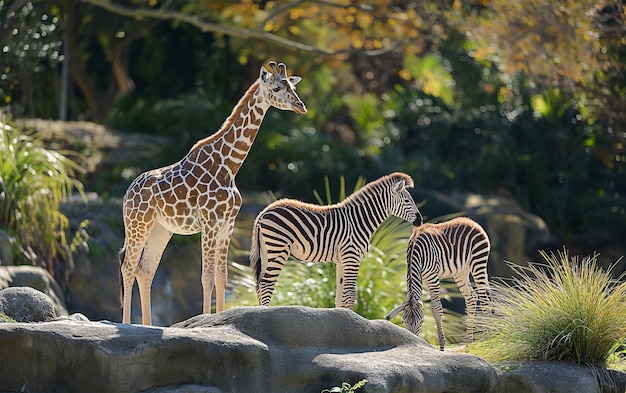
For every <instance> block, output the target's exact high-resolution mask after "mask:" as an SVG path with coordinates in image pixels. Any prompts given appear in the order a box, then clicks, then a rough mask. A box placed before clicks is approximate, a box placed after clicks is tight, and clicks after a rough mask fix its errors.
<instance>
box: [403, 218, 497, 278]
mask: <svg viewBox="0 0 626 393" xmlns="http://www.w3.org/2000/svg"><path fill="white" fill-rule="evenodd" d="M420 243H421V246H419V247H418V246H417V244H420ZM410 244H411V246H412V247H413V249H414V251H413V252H412V253H411V254H412V255H410V256H409V257H410V258H411V259H416V258H418V259H419V258H421V262H422V263H423V264H424V265H423V266H422V274H424V275H426V272H429V273H430V274H438V275H439V276H440V278H445V277H451V276H453V275H455V274H458V273H459V272H461V271H462V270H465V269H470V271H471V272H473V273H477V274H476V275H478V276H481V275H483V274H484V275H486V271H487V259H488V257H489V252H490V243H489V237H488V236H487V233H486V232H485V231H484V229H483V228H482V227H481V226H480V225H479V224H478V223H477V222H475V221H474V220H472V219H470V218H468V217H457V218H454V219H452V220H449V221H446V222H442V223H439V224H431V223H427V224H424V225H422V226H420V227H415V228H414V229H413V234H412V236H411V239H410ZM410 248H411V247H410ZM418 249H419V252H418ZM473 275H474V274H473ZM474 278H475V279H476V278H477V277H474Z"/></svg>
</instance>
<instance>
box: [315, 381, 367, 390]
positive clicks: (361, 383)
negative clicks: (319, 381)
mask: <svg viewBox="0 0 626 393" xmlns="http://www.w3.org/2000/svg"><path fill="white" fill-rule="evenodd" d="M366 383H367V379H362V380H360V381H359V382H357V383H355V384H354V385H350V384H349V383H348V382H344V383H342V384H341V387H338V386H335V387H334V388H330V389H324V390H322V393H352V392H354V391H355V390H357V389H360V388H362V387H363V386H364V385H365V384H366Z"/></svg>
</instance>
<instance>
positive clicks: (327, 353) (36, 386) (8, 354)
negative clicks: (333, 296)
mask: <svg viewBox="0 0 626 393" xmlns="http://www.w3.org/2000/svg"><path fill="white" fill-rule="evenodd" d="M0 364H1V365H2V366H1V369H0V387H2V388H1V390H2V391H5V392H7V391H9V392H11V391H14V392H17V391H31V392H44V391H67V392H90V391H94V392H95V391H98V392H140V391H154V392H215V393H217V392H246V393H248V392H293V393H298V392H320V391H321V390H323V389H327V388H331V387H333V386H341V384H342V383H343V382H349V383H356V382H357V381H359V380H361V379H367V381H368V382H367V384H366V385H365V387H364V388H362V390H361V391H363V392H364V393H367V392H450V393H452V392H481V393H488V392H492V391H494V390H493V389H494V387H495V386H496V383H497V381H496V378H497V372H496V370H495V369H494V368H493V367H492V366H491V365H489V364H488V363H487V362H486V361H484V360H483V359H481V358H478V357H475V356H472V355H467V354H455V353H444V352H440V351H437V350H435V349H434V348H433V347H431V346H430V345H428V344H427V343H426V342H424V341H423V340H422V339H420V338H418V337H416V336H414V335H412V334H411V333H409V332H408V331H406V330H405V329H401V328H398V327H397V326H395V325H393V324H391V323H389V322H387V321H383V320H378V321H368V320H366V319H364V318H362V317H360V316H358V315H357V314H356V313H354V312H352V311H348V310H345V309H312V308H306V307H272V308H269V307H246V308H237V309H232V310H228V311H225V312H223V313H220V314H217V315H215V314H214V315H201V316H197V317H194V318H192V319H190V320H188V321H185V322H183V323H180V324H177V325H175V326H173V327H169V328H155V327H144V326H135V325H122V324H116V323H107V322H75V321H56V322H46V323H38V324H23V323H4V324H0Z"/></svg>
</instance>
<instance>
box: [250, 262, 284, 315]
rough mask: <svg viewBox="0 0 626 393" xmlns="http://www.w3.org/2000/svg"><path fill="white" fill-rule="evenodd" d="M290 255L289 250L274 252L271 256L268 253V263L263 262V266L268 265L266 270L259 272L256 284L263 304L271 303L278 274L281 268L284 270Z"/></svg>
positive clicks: (258, 295)
mask: <svg viewBox="0 0 626 393" xmlns="http://www.w3.org/2000/svg"><path fill="white" fill-rule="evenodd" d="M288 257H289V252H288V251H283V252H280V253H278V254H272V255H271V256H270V255H268V256H267V264H261V266H266V268H265V270H262V271H261V272H260V273H259V278H258V281H257V285H256V295H257V297H258V299H259V304H260V305H261V306H269V305H270V301H271V300H272V294H273V293H274V288H275V287H276V282H277V281H278V276H279V275H280V272H281V270H283V267H284V266H285V262H286V261H287V258H288ZM261 258H265V256H263V255H262V256H261Z"/></svg>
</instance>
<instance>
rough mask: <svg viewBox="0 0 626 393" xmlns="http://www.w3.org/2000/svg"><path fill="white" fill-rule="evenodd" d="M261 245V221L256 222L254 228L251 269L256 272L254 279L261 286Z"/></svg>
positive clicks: (251, 244)
mask: <svg viewBox="0 0 626 393" xmlns="http://www.w3.org/2000/svg"><path fill="white" fill-rule="evenodd" d="M260 248H261V245H260V244H259V221H258V220H256V221H255V222H254V226H253V227H252V241H251V242H250V267H251V268H252V271H253V272H254V279H255V281H256V283H257V286H258V285H259V277H260V276H261V252H260Z"/></svg>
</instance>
